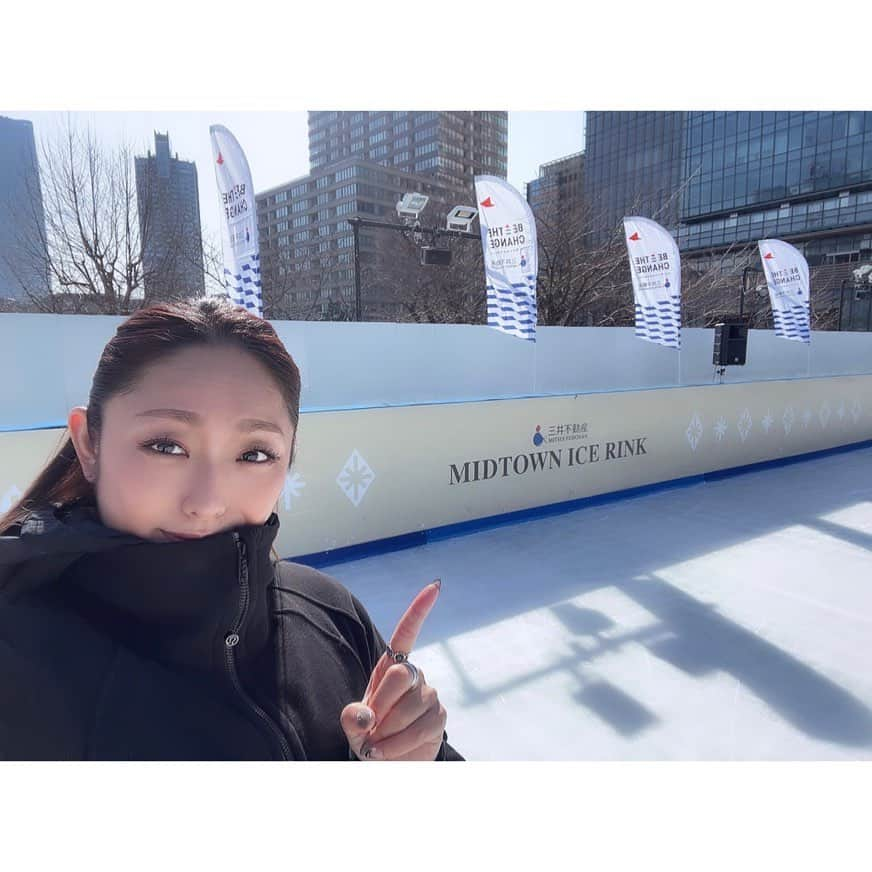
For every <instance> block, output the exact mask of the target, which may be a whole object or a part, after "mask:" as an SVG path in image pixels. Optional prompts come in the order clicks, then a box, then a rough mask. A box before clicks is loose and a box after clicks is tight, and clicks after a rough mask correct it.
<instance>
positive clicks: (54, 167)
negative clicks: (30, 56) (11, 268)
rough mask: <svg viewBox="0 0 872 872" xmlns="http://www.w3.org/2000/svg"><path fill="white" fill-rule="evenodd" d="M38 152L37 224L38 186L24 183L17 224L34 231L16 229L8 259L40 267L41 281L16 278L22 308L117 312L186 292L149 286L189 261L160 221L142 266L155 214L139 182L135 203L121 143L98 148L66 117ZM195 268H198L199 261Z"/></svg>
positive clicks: (182, 239) (175, 231)
mask: <svg viewBox="0 0 872 872" xmlns="http://www.w3.org/2000/svg"><path fill="white" fill-rule="evenodd" d="M39 155H40V159H39V163H40V179H41V189H42V191H41V193H42V204H43V212H44V216H45V219H44V224H43V222H42V221H40V220H37V218H38V216H37V214H36V213H37V210H38V203H39V192H38V191H36V190H32V189H31V190H29V191H28V196H27V197H26V198H25V199H26V201H27V203H28V205H27V207H26V208H27V209H29V210H31V211H30V214H28V215H27V219H28V220H27V221H26V222H18V223H19V224H20V225H21V226H23V227H27V228H28V229H29V230H30V229H31V228H33V227H34V226H35V227H37V228H38V229H37V231H36V234H35V236H34V235H33V232H32V230H31V231H30V232H29V233H27V234H24V233H23V234H21V236H20V237H19V239H18V240H17V246H16V250H15V258H14V260H15V261H16V262H18V263H19V264H24V265H25V268H24V269H22V270H21V276H22V279H23V277H24V276H26V275H33V274H34V273H35V272H38V271H39V270H40V269H41V270H42V275H45V277H46V278H45V286H42V287H40V286H39V285H38V283H34V282H33V281H32V280H30V281H24V280H22V281H21V282H20V283H21V285H22V291H23V293H24V295H25V297H26V300H27V301H28V302H29V303H30V307H32V308H35V309H36V310H37V311H43V312H74V313H81V312H88V313H100V314H112V315H122V314H128V313H130V312H132V311H133V310H135V309H137V308H139V307H140V306H142V305H147V304H149V303H151V302H155V301H156V300H157V299H177V298H178V299H181V298H185V297H188V296H190V295H191V294H190V290H189V289H186V288H184V287H178V288H172V289H167V288H164V289H162V290H161V291H160V292H159V294H157V295H155V294H154V293H153V292H152V291H151V288H152V287H153V286H160V285H162V284H165V281H162V279H165V277H166V276H167V275H168V274H171V272H172V269H174V268H175V266H176V265H178V264H180V263H183V262H185V261H187V262H191V259H192V258H193V257H194V255H193V254H192V252H193V247H192V246H191V245H189V244H188V243H189V240H188V239H187V238H186V234H185V233H184V232H183V230H182V229H181V227H179V228H169V232H168V228H166V227H162V228H161V236H160V249H161V250H160V256H159V257H157V258H154V259H153V261H154V262H153V263H151V264H150V265H148V266H147V258H146V251H147V248H148V243H149V240H150V238H151V235H152V234H153V233H154V232H155V216H154V214H153V211H152V209H151V207H150V205H149V204H151V203H152V198H151V197H150V196H148V194H149V192H148V191H147V190H145V191H143V189H142V188H140V191H139V200H140V201H141V203H138V202H137V200H138V197H137V185H136V175H135V170H134V156H133V150H132V148H131V147H130V146H129V145H126V144H122V145H121V146H119V147H118V148H116V149H114V150H111V149H106V148H104V147H102V146H101V145H100V144H99V143H98V142H97V139H96V136H95V134H94V133H93V131H91V130H89V129H86V130H81V129H78V128H76V127H74V126H73V124H72V123H71V122H68V124H67V126H66V128H65V129H64V130H63V132H62V133H61V134H59V135H58V136H56V137H54V138H50V139H44V140H43V141H42V142H41V147H40V151H39ZM143 194H145V196H144V197H143ZM140 205H141V206H142V208H140ZM40 217H41V216H40ZM12 220H15V216H13V217H12ZM194 266H195V268H196V267H197V264H196V263H194ZM198 268H199V269H200V270H202V269H203V264H202V262H200V263H199V267H198ZM222 284H223V282H222Z"/></svg>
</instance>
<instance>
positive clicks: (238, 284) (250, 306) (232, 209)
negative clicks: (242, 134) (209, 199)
mask: <svg viewBox="0 0 872 872" xmlns="http://www.w3.org/2000/svg"><path fill="white" fill-rule="evenodd" d="M209 135H210V137H211V140H212V156H213V158H214V160H215V180H216V182H217V183H218V197H219V200H220V203H221V218H222V221H221V236H222V243H223V249H224V278H225V281H226V285H227V292H228V293H229V294H230V299H231V300H232V301H233V302H234V303H235V304H236V305H237V306H240V307H242V308H244V309H247V310H248V311H249V312H253V313H254V314H255V315H257V316H258V317H261V318H262V317H263V288H262V286H261V281H260V245H259V241H258V236H257V209H256V208H255V202H254V186H253V185H252V183H251V170H250V169H249V167H248V161H247V160H246V159H245V152H243V150H242V148H241V147H240V145H239V143H238V142H237V141H236V137H235V136H234V135H233V134H232V133H231V132H230V131H229V130H228V129H227V128H226V127H222V126H221V125H220V124H213V125H212V126H211V127H210V128H209Z"/></svg>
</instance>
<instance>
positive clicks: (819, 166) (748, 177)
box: [585, 111, 872, 307]
mask: <svg viewBox="0 0 872 872" xmlns="http://www.w3.org/2000/svg"><path fill="white" fill-rule="evenodd" d="M585 196H586V198H587V199H588V201H589V203H590V204H591V206H592V207H593V209H594V214H595V219H596V221H597V225H596V227H595V230H596V235H597V237H598V238H599V239H603V238H605V237H606V236H607V235H608V234H609V232H610V230H611V228H613V227H614V226H615V224H616V223H617V222H619V221H620V219H621V218H622V217H623V216H624V215H626V214H630V213H631V212H633V213H635V214H639V215H643V216H646V217H650V218H654V219H655V220H657V221H659V222H660V223H661V224H663V225H664V226H665V227H667V228H668V229H669V230H670V231H671V232H672V233H673V235H674V236H675V239H676V241H677V242H678V245H679V249H680V251H681V253H682V257H683V259H685V260H693V261H694V262H699V263H700V264H705V263H712V262H714V261H715V259H718V260H719V261H720V262H721V263H724V264H729V263H730V262H733V263H735V264H736V265H737V266H738V265H739V264H740V263H747V262H748V257H749V255H748V252H749V251H753V247H754V246H755V245H756V243H757V241H758V240H760V239H764V238H777V239H782V240H785V241H787V242H790V243H791V244H793V245H795V246H796V247H797V248H799V249H800V251H802V253H803V255H804V256H805V258H806V260H807V261H808V263H809V266H810V267H811V268H812V280H811V283H812V299H813V303H814V302H815V301H817V302H818V303H821V302H822V301H823V300H824V297H825V295H827V294H829V295H831V296H832V295H834V294H837V293H838V288H839V285H840V284H841V282H842V281H843V280H846V279H847V278H849V277H850V275H851V271H852V269H853V268H854V267H856V266H857V264H858V263H861V262H867V261H870V260H872V112H832V111H828V112H589V113H587V139H586V164H585ZM758 265H759V264H758ZM832 306H833V307H834V306H835V302H832Z"/></svg>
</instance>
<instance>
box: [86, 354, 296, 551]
mask: <svg viewBox="0 0 872 872" xmlns="http://www.w3.org/2000/svg"><path fill="white" fill-rule="evenodd" d="M170 410H172V411H170ZM69 426H70V431H71V435H72V438H73V443H74V445H75V447H76V451H77V453H78V455H79V459H80V462H81V463H82V469H83V471H84V473H85V476H86V477H87V478H88V479H89V480H91V481H92V482H93V483H94V485H95V490H96V495H97V508H98V511H99V514H100V518H101V520H102V521H103V523H104V524H105V525H106V526H108V527H113V528H115V529H117V530H121V531H124V532H129V533H133V534H135V535H137V536H140V537H141V538H144V539H149V540H152V541H158V542H165V541H172V539H173V535H172V534H177V535H180V536H208V535H211V534H212V533H217V532H220V531H222V530H228V529H231V528H233V527H238V526H242V525H250V524H263V523H264V522H265V521H266V520H267V519H268V518H269V516H270V514H271V512H272V511H273V508H274V507H275V504H276V501H277V500H278V498H279V494H280V493H281V490H282V487H283V486H284V482H285V475H286V473H287V470H288V461H289V458H290V452H291V449H292V446H293V439H294V428H293V426H292V424H291V420H290V416H289V414H288V411H287V409H286V407H285V404H284V400H283V399H282V395H281V393H280V392H279V390H278V388H277V387H276V386H275V384H274V381H273V378H272V376H271V375H270V373H269V372H268V370H267V369H266V368H265V367H264V366H263V365H262V364H261V363H260V362H259V361H258V360H257V359H256V358H255V357H253V356H252V355H250V354H248V353H247V352H245V351H242V350H237V349H233V348H226V347H223V348H208V349H207V348H189V349H186V350H184V351H180V352H178V353H176V354H174V355H172V356H171V357H169V358H167V359H166V360H163V361H161V362H160V363H158V364H155V365H153V366H151V367H150V368H149V369H148V371H147V372H146V373H145V375H144V376H143V377H142V378H141V380H140V381H139V383H138V384H137V386H136V388H135V389H134V390H133V392H132V393H129V394H124V395H118V396H114V397H112V398H111V399H110V400H109V401H108V402H107V403H106V404H105V406H104V408H103V426H102V432H101V434H100V440H99V444H98V445H97V446H94V445H93V443H92V442H91V440H90V439H89V438H88V432H87V426H86V424H85V409H84V408H82V407H77V408H75V409H73V410H72V411H71V412H70V416H69Z"/></svg>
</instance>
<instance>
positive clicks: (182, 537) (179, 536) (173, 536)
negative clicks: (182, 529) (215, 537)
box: [161, 529, 209, 542]
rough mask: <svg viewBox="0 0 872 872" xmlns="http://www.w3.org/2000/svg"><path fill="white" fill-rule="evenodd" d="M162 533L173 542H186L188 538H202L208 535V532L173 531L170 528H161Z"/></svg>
mask: <svg viewBox="0 0 872 872" xmlns="http://www.w3.org/2000/svg"><path fill="white" fill-rule="evenodd" d="M161 533H163V534H164V536H166V537H167V538H168V539H170V540H171V541H173V542H185V541H187V540H188V539H202V538H203V537H204V536H208V535H209V534H208V533H171V532H170V531H169V530H163V529H162V530H161Z"/></svg>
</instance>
